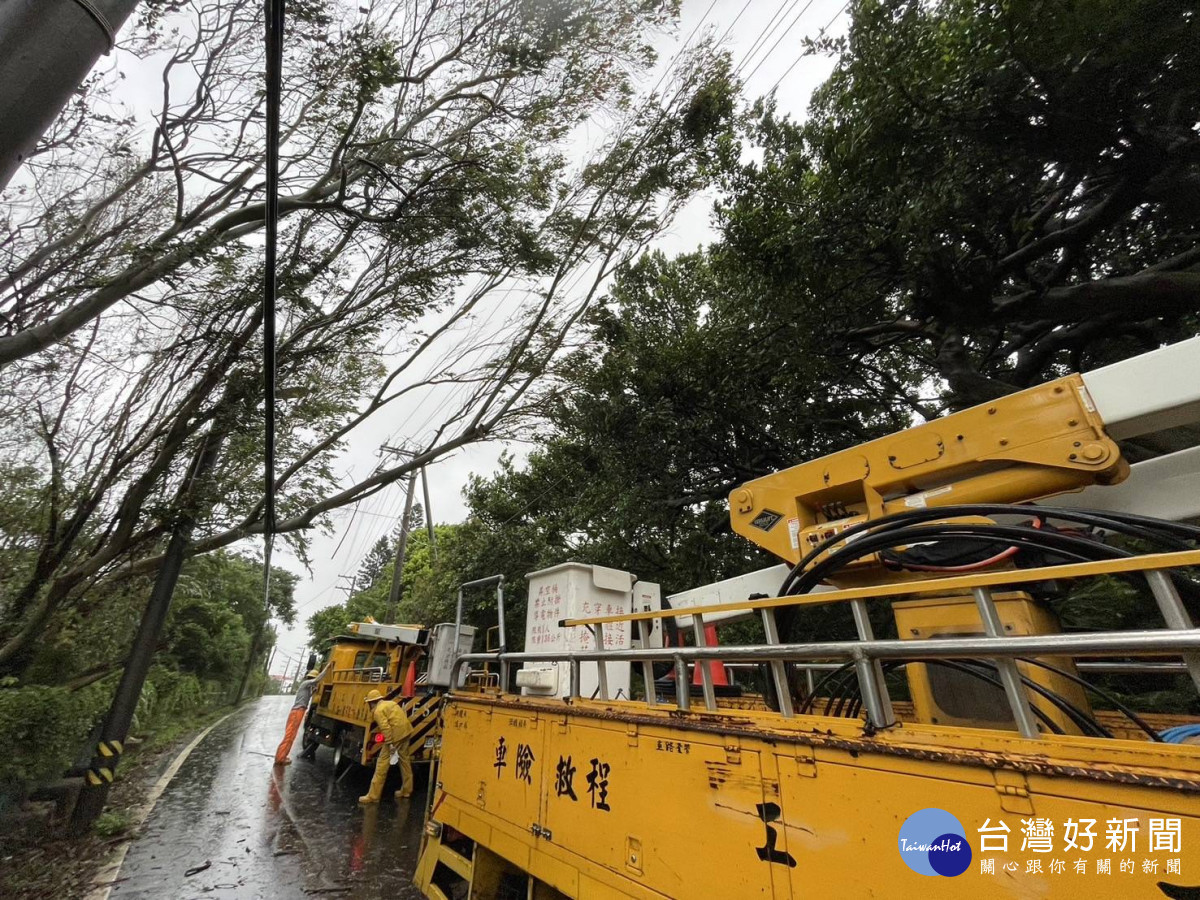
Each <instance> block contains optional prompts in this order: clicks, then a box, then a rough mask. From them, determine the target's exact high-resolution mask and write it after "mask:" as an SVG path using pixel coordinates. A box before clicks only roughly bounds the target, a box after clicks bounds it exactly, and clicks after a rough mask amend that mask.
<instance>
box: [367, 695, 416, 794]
mask: <svg viewBox="0 0 1200 900" xmlns="http://www.w3.org/2000/svg"><path fill="white" fill-rule="evenodd" d="M367 706H369V707H370V708H371V719H372V721H373V722H374V723H375V725H376V727H377V728H378V729H379V731H380V733H381V734H382V735H383V740H384V744H383V746H382V747H380V748H379V755H378V756H377V757H376V758H375V775H374V776H373V777H372V778H371V787H370V789H368V791H367V792H366V794H364V795H363V796H361V797H359V798H358V802H359V803H378V802H379V799H380V797H382V796H383V784H384V782H385V781H387V776H388V769H390V768H391V766H392V754H393V753H395V754H396V756H397V757H399V763H400V775H401V777H402V779H403V787H401V788H400V790H398V791H396V794H395V797H396V799H397V800H400V799H403V798H404V797H411V796H412V792H413V769H412V750H411V749H410V748H409V746H408V740H409V737H410V736H411V735H412V730H413V729H412V723H411V722H409V721H408V716H407V715H405V714H404V707H402V706H401V705H400V704H399V703H397V702H396V701H395V700H384V699H383V695H382V694H380V693H379V691H374V690H373V691H370V692H369V693H368V694H367Z"/></svg>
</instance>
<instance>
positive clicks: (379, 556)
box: [355, 534, 396, 587]
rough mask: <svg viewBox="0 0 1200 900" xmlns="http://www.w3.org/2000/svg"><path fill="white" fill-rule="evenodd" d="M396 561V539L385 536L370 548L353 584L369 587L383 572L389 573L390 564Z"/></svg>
mask: <svg viewBox="0 0 1200 900" xmlns="http://www.w3.org/2000/svg"><path fill="white" fill-rule="evenodd" d="M395 561H396V538H395V536H394V535H392V534H385V535H383V536H382V537H380V538H379V540H377V541H376V542H375V543H374V544H373V545H372V546H371V550H370V552H368V553H367V558H366V559H364V560H363V563H362V565H361V566H359V567H358V575H357V576H356V578H355V583H356V584H360V585H362V586H364V587H369V586H370V585H373V584H374V583H375V582H376V581H378V580H379V576H381V575H383V574H384V573H385V572H391V567H392V564H393V563H394V562H395Z"/></svg>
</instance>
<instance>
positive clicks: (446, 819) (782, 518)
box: [415, 339, 1200, 900]
mask: <svg viewBox="0 0 1200 900" xmlns="http://www.w3.org/2000/svg"><path fill="white" fill-rule="evenodd" d="M1198 422H1200V339H1196V340H1192V341H1188V342H1185V343H1183V344H1179V345H1175V346H1172V347H1167V348H1164V349H1162V350H1160V351H1156V352H1155V353H1151V354H1147V355H1145V356H1142V357H1137V358H1135V359H1131V360H1128V361H1126V362H1123V363H1120V364H1117V365H1114V366H1110V367H1108V368H1105V369H1100V370H1097V371H1095V372H1091V373H1087V374H1085V375H1083V376H1079V375H1071V376H1068V377H1064V378H1060V379H1058V380H1056V381H1052V382H1050V383H1048V384H1044V385H1041V386H1039V387H1035V388H1032V389H1030V390H1027V391H1023V392H1021V393H1016V394H1013V395H1010V396H1007V397H1004V398H1001V399H998V400H996V401H994V402H992V403H989V404H986V405H984V406H981V407H977V408H974V409H968V410H964V411H962V412H957V413H954V414H950V415H947V416H945V417H942V418H939V419H936V420H933V421H930V422H927V423H924V424H920V425H916V426H915V427H912V428H910V429H908V430H905V431H902V432H899V433H897V434H893V435H891V436H889V437H885V438H882V439H880V440H875V441H871V442H869V443H866V444H863V445H861V446H858V447H853V448H850V449H847V450H845V451H843V452H839V453H834V454H832V455H829V456H826V457H824V458H821V459H816V460H812V461H809V462H805V463H802V464H801V465H798V466H795V467H793V468H790V469H787V470H785V471H782V472H779V473H776V474H773V475H768V476H766V477H763V478H759V479H756V480H754V481H751V482H748V483H746V484H745V485H743V486H741V487H740V488H737V489H735V490H734V491H733V492H732V494H731V495H730V519H731V523H732V527H733V529H734V530H735V531H737V532H738V533H739V534H741V535H743V536H745V537H746V538H747V539H748V540H750V541H751V542H753V543H754V544H756V545H758V546H759V547H762V548H764V549H766V550H767V551H769V552H770V553H771V554H773V556H774V557H775V558H776V559H777V560H778V564H777V565H774V566H771V567H770V568H767V569H764V570H762V571H759V572H754V573H750V574H748V575H742V576H739V577H737V578H731V579H728V580H726V581H723V582H719V583H717V584H713V585H705V586H703V587H701V588H695V589H692V590H690V591H685V592H682V593H680V594H675V595H668V596H667V597H666V598H665V599H664V600H662V601H660V600H658V596H657V587H656V586H653V585H645V584H642V583H640V582H638V581H637V580H636V579H635V578H634V577H633V576H632V575H631V574H630V573H622V572H616V571H614V570H611V569H602V568H600V567H595V566H584V565H581V564H577V563H569V564H564V565H562V566H556V567H554V568H552V569H547V570H543V571H541V572H537V573H533V574H532V575H531V576H530V580H529V598H530V599H529V607H528V616H529V619H528V622H527V627H526V641H525V648H524V650H523V651H522V652H520V653H509V652H503V651H502V652H497V653H475V654H471V655H469V656H464V657H460V658H459V659H458V660H457V661H456V663H455V668H456V672H457V671H458V670H460V669H463V668H466V667H469V666H475V667H478V666H481V665H483V664H486V663H490V664H492V665H494V666H498V667H499V668H500V671H501V675H500V677H499V680H498V683H492V684H489V683H486V682H483V683H480V682H477V681H476V680H474V679H469V680H467V681H466V682H465V683H462V685H463V686H461V687H460V686H458V685H459V684H460V682H459V681H458V678H457V675H455V676H452V678H451V680H452V682H453V683H454V684H455V687H453V688H452V689H451V691H450V693H449V694H448V695H447V698H446V700H445V703H444V706H443V719H444V723H445V724H444V732H443V738H442V743H441V747H440V751H439V754H440V764H439V769H438V780H437V783H436V789H435V791H434V792H433V795H432V796H431V798H430V809H429V816H428V821H427V824H426V833H425V837H424V843H423V846H422V851H421V855H420V861H419V864H418V869H417V873H416V877H415V881H416V884H417V885H418V887H419V889H420V890H421V891H422V892H423V893H424V895H425V896H427V897H430V898H436V900H446V898H451V897H468V896H469V897H471V898H485V900H486V898H500V897H504V898H510V897H521V898H526V900H547V898H555V900H557V898H563V897H570V898H608V897H637V898H647V900H649V898H664V897H671V898H684V900H691V898H697V900H700V898H722V900H726V898H741V897H772V898H802V897H803V898H816V900H825V898H828V900H834V898H837V900H841V898H868V897H873V898H886V900H890V898H901V900H904V898H920V900H937V898H961V897H964V896H970V897H974V898H979V900H988V898H1051V900H1054V898H1076V897H1089V898H1092V900H1102V898H1111V900H1129V898H1146V900H1150V898H1163V897H1170V898H1183V897H1200V746H1197V745H1196V744H1195V743H1192V742H1191V741H1193V740H1194V739H1195V738H1194V737H1193V736H1195V735H1197V734H1200V726H1198V725H1197V723H1200V715H1194V714H1186V713H1184V712H1177V713H1175V714H1170V715H1168V714H1164V713H1161V712H1159V713H1157V714H1150V713H1147V712H1145V711H1143V710H1138V709H1134V708H1131V706H1130V703H1129V702H1127V700H1124V699H1122V696H1121V692H1120V691H1119V690H1114V688H1113V687H1112V685H1113V684H1114V681H1115V682H1116V683H1118V684H1121V683H1123V682H1121V681H1120V680H1121V679H1127V678H1134V677H1146V676H1145V675H1144V673H1154V675H1153V677H1160V678H1165V679H1169V680H1172V684H1173V685H1174V687H1175V688H1176V689H1180V690H1184V689H1186V690H1189V691H1190V690H1192V689H1194V687H1196V686H1200V629H1197V628H1196V627H1195V626H1194V624H1193V615H1194V614H1195V610H1196V609H1197V598H1198V597H1200V591H1198V590H1197V585H1196V582H1194V581H1193V580H1192V579H1191V577H1190V576H1189V574H1188V572H1189V570H1190V568H1191V567H1194V566H1197V565H1200V550H1197V549H1196V548H1197V546H1198V544H1200V527H1198V524H1197V523H1200V433H1198V432H1197V430H1196V424H1197V423H1198ZM1126 450H1128V451H1129V456H1130V457H1132V458H1135V459H1137V460H1138V461H1137V463H1136V464H1135V465H1133V466H1132V467H1131V466H1130V464H1129V463H1128V462H1127V456H1126ZM1135 454H1136V455H1135ZM1081 585H1082V586H1089V589H1090V590H1092V591H1094V592H1100V593H1104V592H1108V595H1109V596H1110V597H1113V598H1118V599H1117V600H1114V601H1112V602H1122V603H1126V604H1128V607H1129V610H1130V613H1131V615H1130V616H1128V617H1127V620H1133V619H1135V618H1137V617H1140V618H1141V619H1142V621H1143V624H1141V625H1139V626H1137V627H1121V623H1120V622H1112V623H1106V622H1102V623H1094V624H1092V625H1089V626H1087V627H1086V628H1085V629H1083V630H1078V631H1071V632H1067V631H1064V629H1063V628H1062V627H1061V626H1060V620H1059V617H1058V616H1057V615H1056V612H1055V610H1056V608H1057V607H1056V602H1057V598H1060V597H1062V596H1064V595H1065V594H1066V593H1067V592H1069V591H1071V590H1073V589H1074V588H1076V587H1077V586H1081ZM1117 587H1120V588H1121V592H1120V593H1116V592H1115V591H1116V588H1117ZM1119 598H1124V599H1119ZM1052 601H1055V602H1052ZM817 608H820V609H821V610H823V611H824V615H823V617H822V618H821V619H820V621H823V622H837V621H839V620H840V622H841V627H842V629H843V630H842V631H841V632H840V633H839V634H838V635H836V636H826V635H824V634H816V635H815V636H814V634H813V632H812V630H811V624H810V625H809V627H808V629H806V628H805V622H806V617H808V618H807V621H808V622H809V623H811V621H812V618H811V614H812V611H813V610H814V609H817ZM1132 613H1137V616H1134V615H1132ZM1151 617H1153V618H1154V619H1156V622H1157V625H1156V627H1147V626H1146V625H1145V624H1144V622H1147V621H1151ZM739 618H740V619H749V620H751V621H753V622H757V623H758V626H759V627H760V628H761V631H760V632H759V633H760V635H761V636H760V637H759V638H758V639H756V640H754V641H753V642H752V643H749V644H743V645H728V644H727V645H720V646H715V645H713V644H712V643H711V634H712V632H711V629H710V626H711V625H712V624H714V623H720V622H726V621H730V620H733V619H739ZM667 620H673V621H674V623H675V624H676V626H677V629H676V630H677V631H678V632H679V633H682V634H686V635H690V636H691V637H690V643H689V644H687V645H684V644H683V643H682V642H679V641H672V642H671V645H669V646H664V642H663V641H662V640H661V637H660V635H661V632H660V631H659V628H660V627H661V625H662V623H663V622H664V621H667ZM1106 626H1107V627H1106ZM826 627H828V626H826ZM741 630H742V632H743V633H744V632H745V629H744V628H743V629H741ZM876 632H878V634H877V633H876ZM800 635H802V636H803V639H798V636H800ZM656 664H657V665H658V666H659V669H658V671H656V670H655V666H656ZM727 664H728V665H729V666H731V667H732V666H744V665H748V664H753V665H756V666H760V667H762V671H763V672H764V679H765V683H766V685H767V686H768V688H767V690H765V691H764V692H763V693H764V694H765V700H766V702H765V703H763V704H753V703H750V704H746V703H740V702H737V698H730V697H726V696H724V695H725V694H727V693H728V691H722V690H718V687H719V685H718V683H717V681H718V679H717V678H715V677H714V671H713V670H714V668H715V667H723V666H725V665H727ZM510 670H511V674H512V675H513V676H514V677H512V678H511V679H510V678H509V672H510ZM664 670H669V671H670V673H671V676H673V677H667V678H663V677H662V673H663V671H664ZM814 673H815V677H812V676H813V675H814ZM806 675H807V676H810V677H808V678H806V677H805V676H806ZM1125 696H1126V698H1127V697H1128V694H1127V695H1125ZM756 706H757V708H756ZM1180 708H1182V709H1186V710H1190V712H1191V713H1196V712H1197V711H1200V707H1198V706H1197V705H1196V703H1195V700H1194V698H1193V700H1192V701H1191V705H1190V706H1184V707H1177V709H1180Z"/></svg>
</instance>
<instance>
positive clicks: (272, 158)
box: [263, 0, 284, 610]
mask: <svg viewBox="0 0 1200 900" xmlns="http://www.w3.org/2000/svg"><path fill="white" fill-rule="evenodd" d="M283 4H284V0H264V12H265V20H266V54H267V60H266V80H267V85H266V88H267V90H266V114H267V115H266V118H267V122H266V144H267V146H266V161H265V162H266V198H265V210H264V224H265V226H266V234H265V248H264V254H263V395H264V405H265V417H264V422H263V425H264V428H263V431H264V435H263V492H264V493H263V595H264V597H263V602H264V605H265V606H266V608H267V609H268V610H270V608H271V550H272V548H273V545H274V542H275V375H276V358H275V304H276V300H277V289H278V284H277V280H276V268H277V254H278V245H279V112H280V107H281V106H282V104H283V32H284V9H283Z"/></svg>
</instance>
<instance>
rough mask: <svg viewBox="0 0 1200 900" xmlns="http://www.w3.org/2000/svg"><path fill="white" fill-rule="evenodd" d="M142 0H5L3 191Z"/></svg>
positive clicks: (0, 132) (0, 50)
mask: <svg viewBox="0 0 1200 900" xmlns="http://www.w3.org/2000/svg"><path fill="white" fill-rule="evenodd" d="M138 2H139V0H2V2H0V123H3V126H2V127H0V189H3V188H4V187H5V186H6V185H7V184H8V182H9V180H10V179H11V178H12V177H13V173H14V172H16V171H17V168H18V167H19V166H20V165H21V163H22V162H24V161H25V159H26V158H27V157H28V156H29V154H30V153H31V152H32V151H33V148H34V147H35V146H36V144H37V142H38V139H39V138H40V137H41V136H42V134H43V133H45V131H46V129H47V128H49V127H50V124H51V123H52V122H53V121H54V119H55V117H56V116H57V115H58V114H59V113H60V112H62V109H63V107H64V106H66V105H67V101H68V100H69V99H70V97H71V94H72V93H73V92H74V91H75V90H76V89H77V88H78V87H79V85H80V84H81V83H82V82H83V79H84V78H86V77H87V74H88V72H90V71H91V69H92V66H94V65H95V64H96V60H97V59H99V58H100V55H101V54H102V53H108V52H109V51H110V50H112V48H113V46H114V45H115V43H116V34H117V31H119V30H120V28H121V26H122V25H123V24H124V23H125V20H126V19H128V18H129V14H130V13H132V12H133V10H134V9H135V8H136V7H137V5H138Z"/></svg>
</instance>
